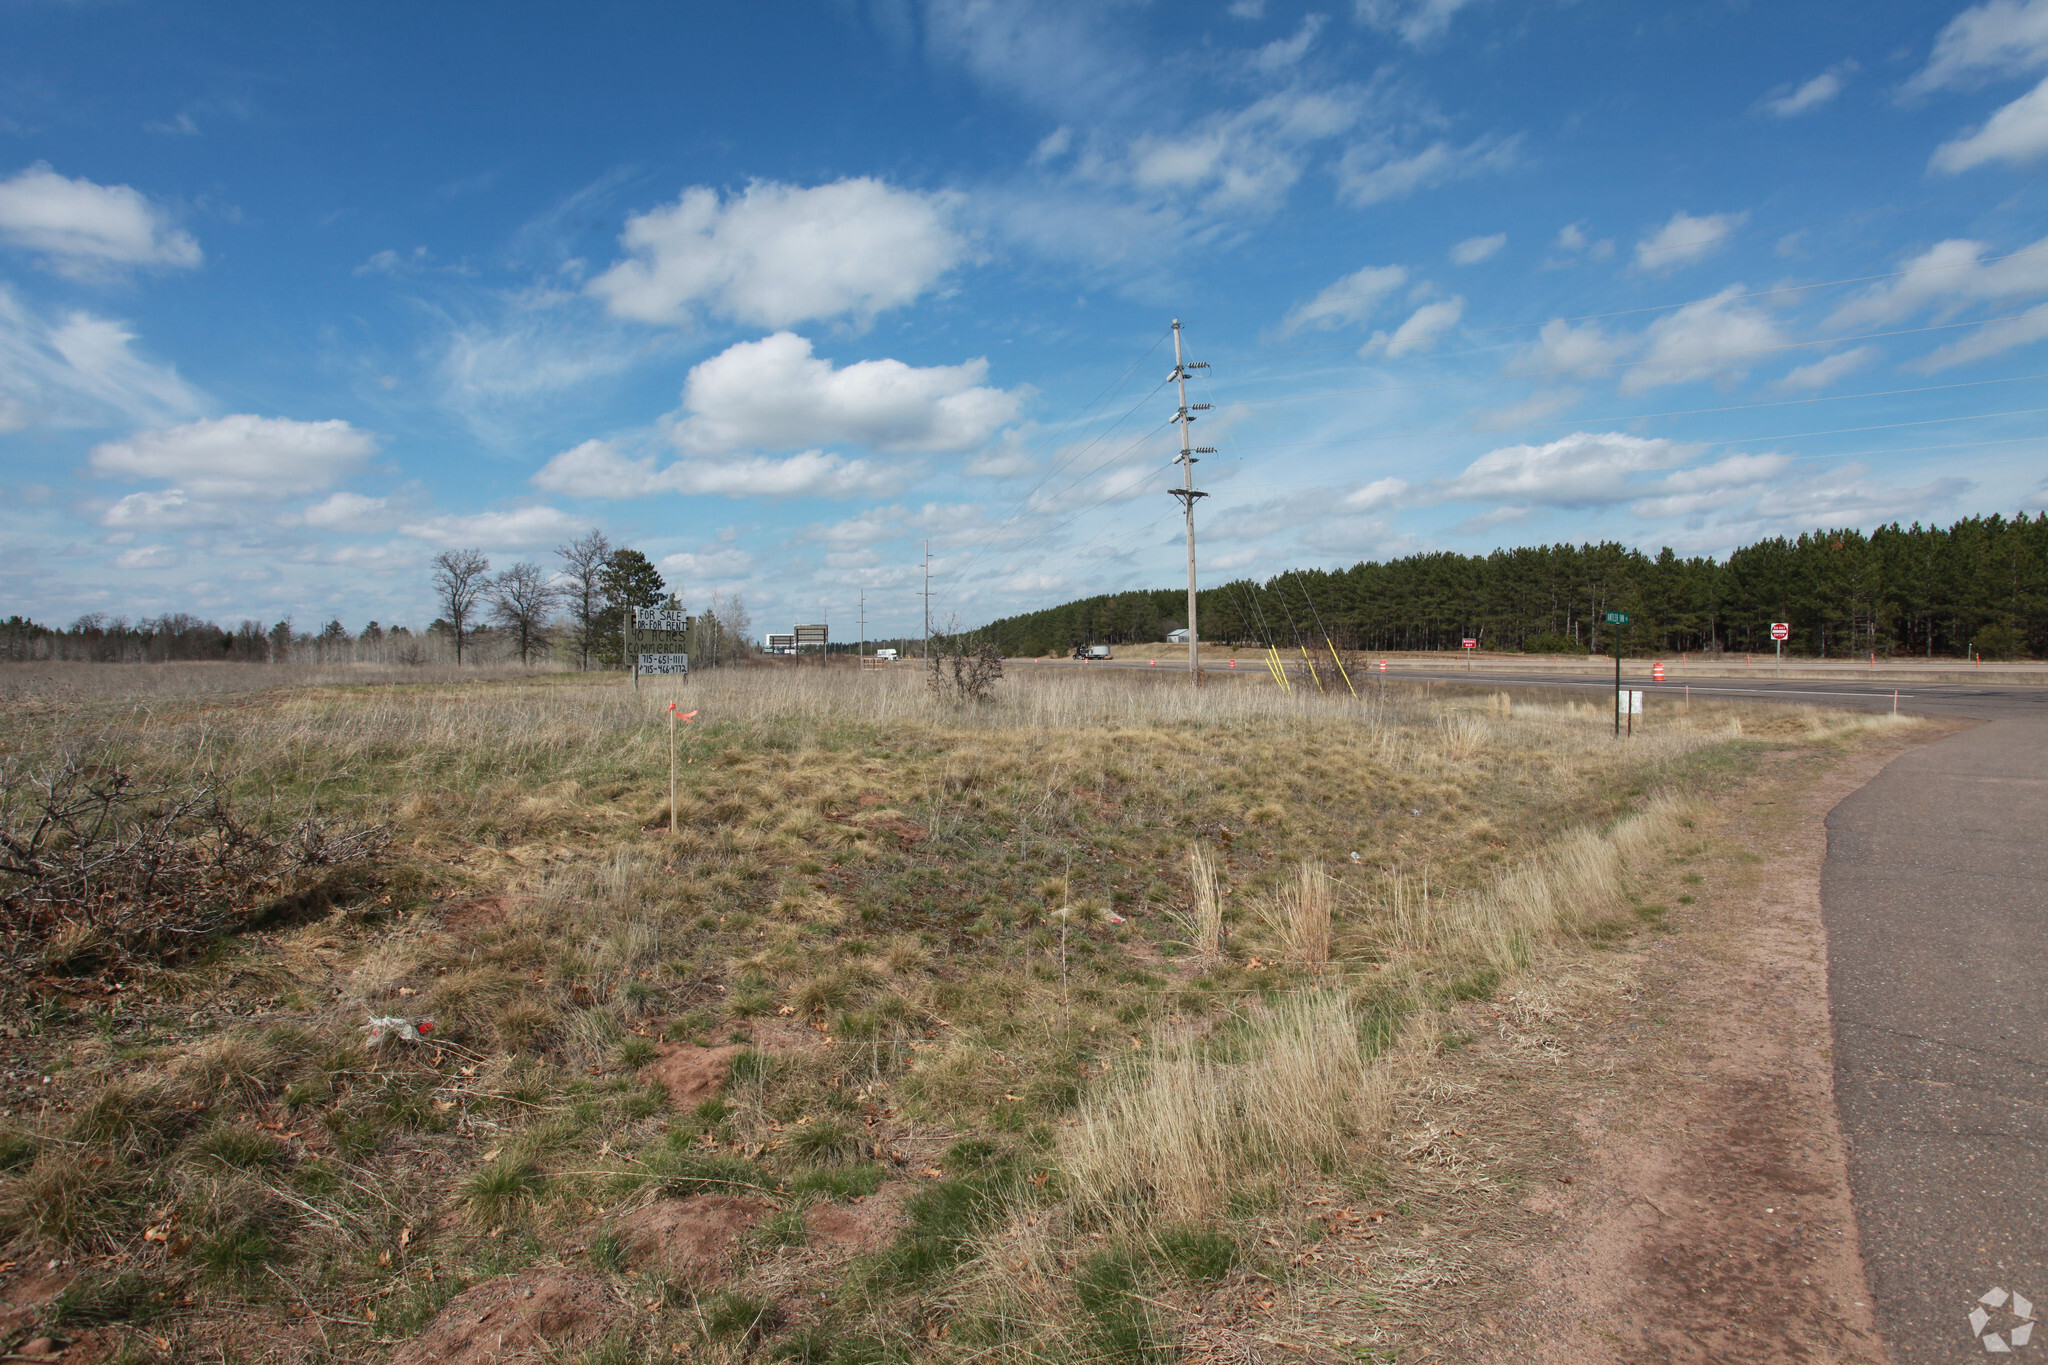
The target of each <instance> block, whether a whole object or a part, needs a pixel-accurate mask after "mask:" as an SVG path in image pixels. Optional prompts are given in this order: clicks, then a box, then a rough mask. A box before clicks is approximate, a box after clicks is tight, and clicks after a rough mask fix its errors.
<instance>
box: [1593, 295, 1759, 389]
mask: <svg viewBox="0 0 2048 1365" xmlns="http://www.w3.org/2000/svg"><path fill="white" fill-rule="evenodd" d="M1741 292H1742V286H1741V285H1735V284H1731V285H1729V286H1728V287H1727V288H1726V289H1724V290H1722V291H1721V292H1720V293H1718V294H1716V295H1714V296H1713V297H1712V298H1710V299H1701V300H1700V301H1699V302H1697V303H1688V304H1687V305H1686V306H1685V307H1683V308H1681V309H1679V310H1678V311H1677V312H1674V313H1667V314H1665V315H1664V316H1663V317H1661V318H1659V319H1657V321H1656V322H1654V323H1652V324H1651V325H1650V328H1649V330H1648V331H1647V332H1645V333H1644V337H1645V339H1646V340H1647V341H1648V342H1649V350H1648V353H1647V355H1646V356H1645V357H1644V361H1645V363H1644V364H1642V365H1640V366H1637V367H1635V368H1633V369H1631V370H1630V371H1629V373H1628V377H1627V378H1625V379H1623V380H1622V381H1621V391H1622V392H1623V393H1641V392H1642V391H1643V390H1645V389H1654V388H1657V387H1660V386H1661V385H1665V384H1684V383H1688V382H1690V381H1692V380H1696V379H1708V378H1714V377H1721V378H1728V379H1732V378H1735V377H1738V376H1740V375H1744V374H1747V373H1748V372H1749V371H1750V370H1751V369H1752V368H1753V367H1754V366H1755V365H1756V364H1757V363H1758V362H1759V360H1761V359H1762V356H1763V354H1764V353H1767V352H1769V351H1770V350H1772V349H1775V348H1777V347H1781V346H1784V345H1786V344H1788V338H1787V337H1786V336H1785V334H1784V332H1782V331H1781V330H1779V328H1778V324H1777V323H1776V321H1774V320H1773V319H1772V318H1771V317H1770V316H1769V315H1768V314H1766V313H1764V312H1762V311H1761V310H1759V309H1756V308H1753V307H1750V306H1748V305H1746V304H1742V303H1738V302H1736V301H1735V300H1736V297H1737V296H1738V295H1739V294H1740V293H1741Z"/></svg>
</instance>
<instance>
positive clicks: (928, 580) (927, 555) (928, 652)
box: [921, 540, 932, 662]
mask: <svg viewBox="0 0 2048 1365" xmlns="http://www.w3.org/2000/svg"><path fill="white" fill-rule="evenodd" d="M921 595H922V596H923V598H924V657H925V659H926V661H927V662H929V661H930V659H931V657H932V543H931V542H930V541H929V540H927V541H926V542H925V543H924V592H923V594H921Z"/></svg>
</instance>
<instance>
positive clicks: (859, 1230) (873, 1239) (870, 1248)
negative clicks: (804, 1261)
mask: <svg viewBox="0 0 2048 1365" xmlns="http://www.w3.org/2000/svg"><path fill="white" fill-rule="evenodd" d="M909 1194H910V1188H909V1186H907V1185H891V1186H889V1187H888V1188H887V1189H884V1190H882V1191H881V1192H880V1193H878V1194H875V1195H872V1196H870V1197H869V1198H866V1199H862V1200H858V1201H856V1202H854V1203H851V1204H813V1205H812V1206H811V1207H810V1208H808V1209H806V1210H804V1230H805V1231H806V1232H808V1233H809V1234H810V1242H811V1245H812V1246H813V1247H816V1248H819V1249H820V1250H831V1251H843V1252H845V1253H846V1254H848V1255H850V1256H866V1255H868V1254H870V1253H872V1252H876V1251H880V1250H881V1249H882V1248H883V1247H885V1246H887V1245H888V1244H889V1241H890V1239H891V1238H893V1237H894V1236H895V1235H896V1230H897V1229H898V1228H900V1227H902V1226H903V1222H904V1219H903V1201H904V1200H905V1199H906V1198H908V1197H909Z"/></svg>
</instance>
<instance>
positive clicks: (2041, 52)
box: [1905, 0, 2048, 94]
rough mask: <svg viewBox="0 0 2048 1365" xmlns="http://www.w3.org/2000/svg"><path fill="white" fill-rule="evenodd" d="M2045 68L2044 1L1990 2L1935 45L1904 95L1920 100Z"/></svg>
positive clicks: (2047, 1) (2047, 17)
mask: <svg viewBox="0 0 2048 1365" xmlns="http://www.w3.org/2000/svg"><path fill="white" fill-rule="evenodd" d="M2044 62H2048V0H1989V3H1988V4H1982V5H1973V6H1971V7H1970V8H1969V9H1966V10H1964V11H1963V12H1962V13H1961V14H1958V15H1957V16H1956V17H1955V18H1953V19H1951V20H1949V22H1948V26H1947V27H1946V28H1944V29H1942V31H1941V36H1940V37H1938V38H1936V39H1935V40H1934V52H1933V55H1932V56H1930V57H1929V58H1928V61H1927V65H1926V67H1924V68H1923V69H1922V70H1921V71H1920V73H1919V74H1918V75H1916V76H1914V77H1913V79H1911V80H1909V81H1907V82H1906V85H1905V93H1907V94H1925V93H1927V92H1928V91H1932V90H1940V89H1944V88H1954V87H1964V86H1969V85H1974V84H1976V83H1977V82H1978V81H1980V80H1982V79H1984V78H1986V77H1990V76H2007V75H2015V74H2017V73H2019V72H2022V71H2031V70H2033V69H2035V68H2037V67H2039V66H2041V65H2042V64H2043V63H2044Z"/></svg>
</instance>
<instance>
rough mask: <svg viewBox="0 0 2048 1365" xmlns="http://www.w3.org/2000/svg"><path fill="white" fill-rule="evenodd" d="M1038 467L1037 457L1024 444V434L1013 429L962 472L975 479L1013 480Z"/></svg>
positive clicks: (969, 463)
mask: <svg viewBox="0 0 2048 1365" xmlns="http://www.w3.org/2000/svg"><path fill="white" fill-rule="evenodd" d="M1038 466H1039V461H1038V457H1037V456H1036V455H1035V454H1033V453H1032V452H1031V451H1030V450H1029V449H1028V448H1026V446H1025V444H1024V433H1023V432H1022V431H1021V430H1019V429H1017V428H1014V427H1013V428H1011V429H1010V430H1009V431H1006V432H1004V433H1003V434H1002V438H1001V439H1000V440H998V441H997V442H996V443H995V444H994V445H992V446H989V447H988V448H987V449H985V450H982V451H980V452H979V453H977V454H976V455H975V456H974V458H973V459H971V460H969V461H968V462H967V465H966V469H965V470H964V472H965V473H966V474H967V475H968V476H969V477H970V478H976V479H1015V478H1021V477H1022V476H1023V475H1026V474H1031V473H1035V472H1036V471H1037V470H1038Z"/></svg>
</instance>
